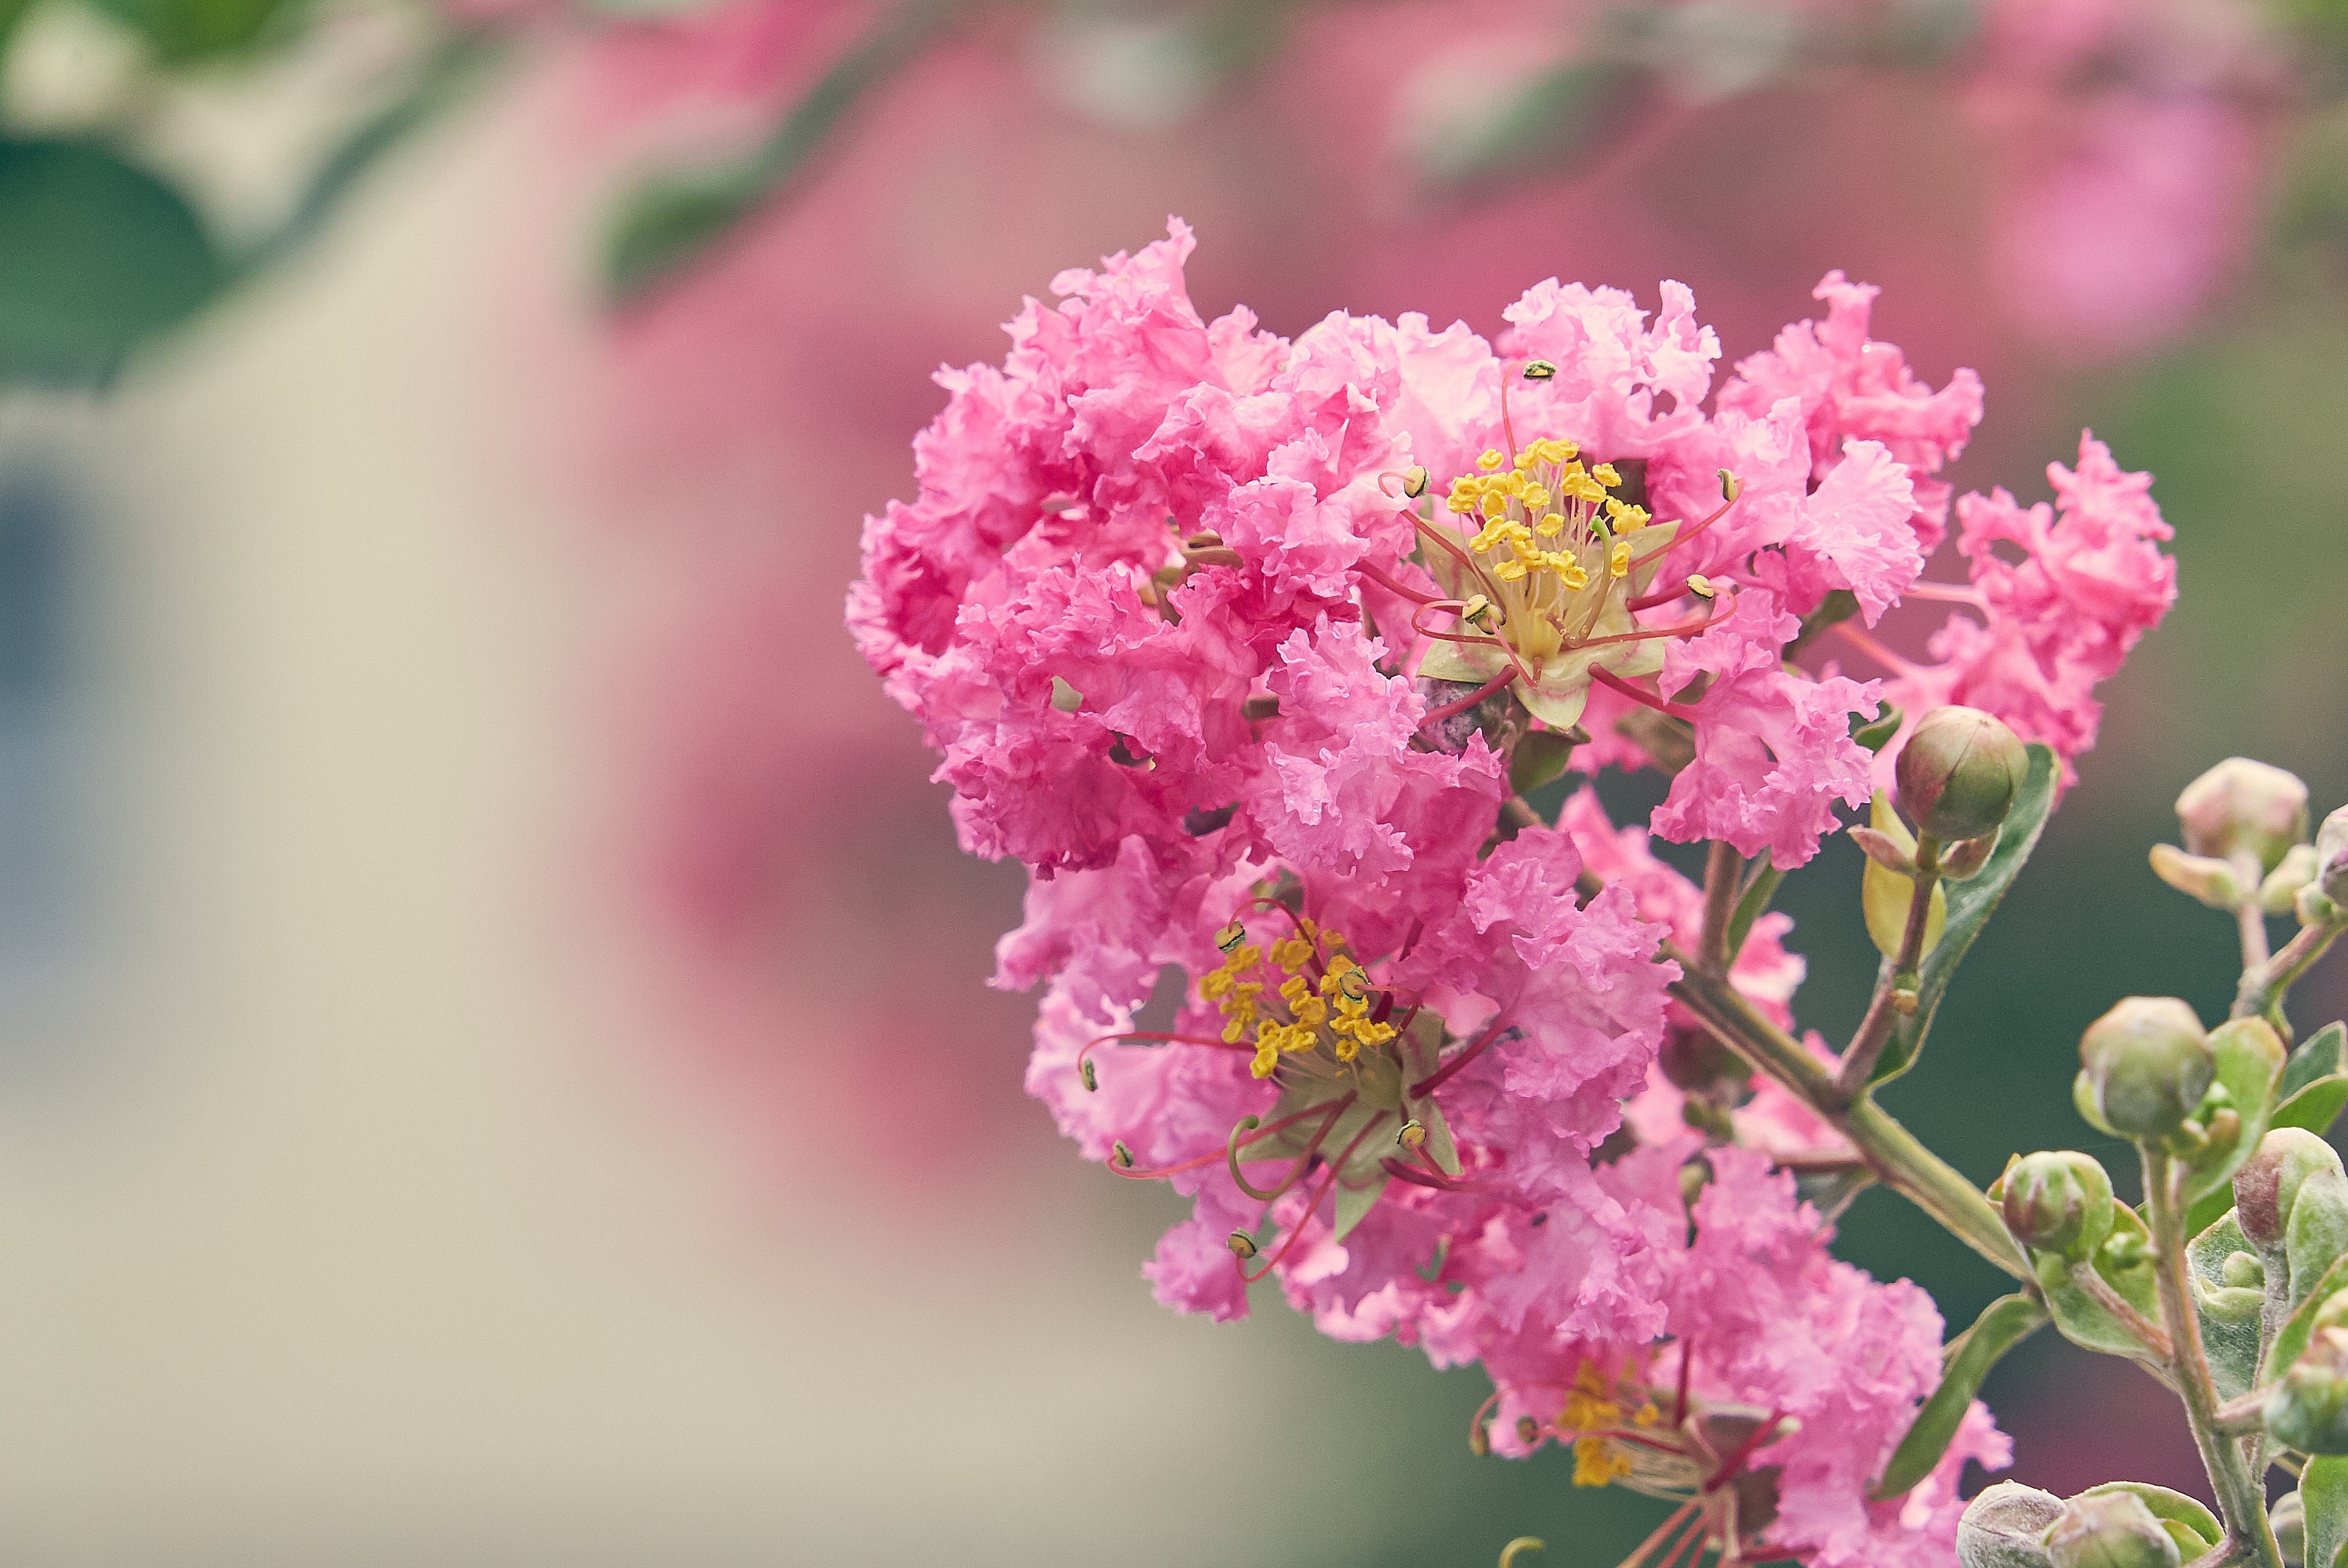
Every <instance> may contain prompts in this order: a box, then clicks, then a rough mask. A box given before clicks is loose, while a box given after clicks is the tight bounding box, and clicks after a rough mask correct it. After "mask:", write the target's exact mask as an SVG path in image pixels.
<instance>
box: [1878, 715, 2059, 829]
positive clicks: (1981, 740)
mask: <svg viewBox="0 0 2348 1568" xmlns="http://www.w3.org/2000/svg"><path fill="white" fill-rule="evenodd" d="M2029 774H2030V754H2029V753H2028V752H2027V751H2025V750H2024V749H2023V745H2022V741H2021V739H2020V738H2018V737H2016V736H2015V735H2014V733H2013V731H2012V730H2011V729H2008V728H2007V727H2005V726H2004V725H2003V724H2001V723H1999V722H1998V721H1997V720H1996V719H1995V718H1993V717H1991V716H1990V715H1988V714H1986V713H1983V712H1982V711H1981V709H1979V708H1977V707H1940V708H1934V709H1933V710H1932V711H1931V712H1930V713H1928V714H1926V715H1925V716H1924V717H1922V718H1921V719H1919V720H1918V721H1917V723H1916V730H1915V733H1914V734H1912V735H1910V737H1909V738H1908V744H1907V745H1906V746H1903V747H1901V748H1900V758H1899V760H1898V762H1896V763H1895V764H1894V765H1893V768H1892V777H1893V778H1894V779H1895V780H1896V781H1897V782H1898V784H1899V804H1900V810H1902V811H1904V812H1906V813H1907V816H1908V820H1910V821H1911V822H1913V823H1915V824H1916V826H1917V827H1918V828H1919V829H1920V830H1922V831H1924V832H1927V833H1930V834H1931V835H1932V836H1933V837H1934V838H1936V839H1940V840H1942V841H1953V840H1957V839H1977V838H1980V837H1982V835H1983V834H1986V833H1989V832H1992V831H1993V830H1995V829H1996V827H1997V825H1998V824H1999V823H2001V822H2003V821H2004V820H2005V816H2006V813H2007V812H2008V811H2010V810H2013V799H2014V797H2015V796H2016V795H2018V794H2020V793H2021V792H2022V784H2023V780H2024V779H2026V778H2028V777H2029Z"/></svg>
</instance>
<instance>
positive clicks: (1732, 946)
mask: <svg viewBox="0 0 2348 1568" xmlns="http://www.w3.org/2000/svg"><path fill="white" fill-rule="evenodd" d="M1785 876H1786V873H1785V872H1781V871H1779V870H1778V869H1777V868H1776V866H1773V865H1771V864H1770V863H1769V851H1767V850H1763V851H1761V858H1760V859H1759V860H1757V861H1754V862H1753V879H1752V880H1751V881H1750V882H1746V884H1745V895H1744V896H1743V897H1742V898H1739V899H1738V900H1737V901H1736V913H1734V914H1732V915H1731V916H1729V920H1728V956H1729V958H1730V959H1731V960H1734V959H1735V957H1736V955H1737V954H1740V953H1742V952H1744V951H1745V939H1746V937H1748V936H1750V935H1752V934H1753V923H1754V922H1755V921H1756V920H1758V919H1760V918H1761V916H1762V914H1763V913H1764V912H1766V910H1767V909H1768V907H1769V901H1770V899H1772V898H1774V897H1775V896H1776V892H1777V884H1778V883H1779V882H1782V881H1784V880H1785Z"/></svg>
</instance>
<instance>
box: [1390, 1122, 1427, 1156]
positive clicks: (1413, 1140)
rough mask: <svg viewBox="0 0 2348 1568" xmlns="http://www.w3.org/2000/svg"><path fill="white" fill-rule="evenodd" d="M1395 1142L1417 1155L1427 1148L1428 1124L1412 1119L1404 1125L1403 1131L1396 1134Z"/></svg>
mask: <svg viewBox="0 0 2348 1568" xmlns="http://www.w3.org/2000/svg"><path fill="white" fill-rule="evenodd" d="M1395 1142H1396V1143H1399V1144H1401V1145H1402V1146H1403V1147H1404V1148H1405V1149H1407V1150H1410V1151H1411V1152H1412V1153H1414V1154H1416V1153H1417V1152H1418V1151H1419V1150H1422V1149H1424V1148H1426V1123H1425V1122H1423V1121H1421V1120H1419V1119H1417V1118H1416V1117H1413V1118H1411V1119H1409V1120H1408V1121H1406V1122H1404V1123H1403V1124H1402V1130H1401V1131H1399V1132H1397V1133H1395Z"/></svg>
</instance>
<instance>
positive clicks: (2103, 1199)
mask: <svg viewBox="0 0 2348 1568" xmlns="http://www.w3.org/2000/svg"><path fill="white" fill-rule="evenodd" d="M2004 1188H2005V1195H2004V1198H2003V1202H2001V1204H2000V1209H2001V1212H2003V1214H2004V1216H2005V1228H2006V1229H2007V1230H2009V1231H2011V1232H2013V1239H2014V1240H2015V1241H2017V1242H2020V1243H2022V1244H2023V1245H2024V1246H2025V1247H2034V1248H2035V1249H2037V1250H2038V1251H2040V1252H2043V1253H2063V1254H2064V1255H2065V1256H2067V1257H2073V1258H2084V1257H2085V1256H2086V1255H2087V1254H2088V1253H2092V1252H2094V1251H2095V1250H2096V1247H2098V1246H2100V1245H2102V1244H2103V1240H2104V1238H2105V1237H2106V1236H2108V1235H2110V1234H2111V1233H2112V1179H2111V1178H2110V1177H2109V1176H2107V1175H2106V1174H2105V1173H2104V1168H2103V1167H2102V1166H2101V1165H2099V1164H2097V1163H2096V1161H2095V1159H2094V1157H2093V1156H2091V1155H2086V1154H2081V1153H2078V1152H2076V1151H2075V1150H2067V1149H2065V1150H2045V1151H2043V1152H2040V1153H2037V1154H2026V1155H2024V1156H2023V1158H2022V1159H2020V1160H2019V1161H2015V1162H2014V1165H2013V1169H2011V1170H2009V1171H2006V1173H2005V1178H2004Z"/></svg>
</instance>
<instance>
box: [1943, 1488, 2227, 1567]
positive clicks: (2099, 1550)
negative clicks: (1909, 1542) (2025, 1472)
mask: <svg viewBox="0 0 2348 1568" xmlns="http://www.w3.org/2000/svg"><path fill="white" fill-rule="evenodd" d="M2224 1539H2225V1531H2224V1530H2223V1528H2222V1527H2220V1526H2219V1522H2218V1519H2217V1516H2216V1515H2215V1514H2213V1513H2211V1512H2210V1511H2209V1510H2208V1509H2207V1508H2204V1507H2203V1506H2202V1505H2201V1504H2200V1503H2199V1502H2196V1501H2193V1499H2191V1498H2189V1497H2187V1496H2186V1495H2185V1494H2184V1493H2182V1492H2177V1491H2169V1490H2168V1488H2167V1487H2159V1486H2147V1485H2146V1484H2145V1483H2143V1482H2141V1481H2109V1482H2106V1484H2104V1485H2102V1486H2097V1487H2090V1488H2088V1489H2087V1490H2086V1491H2083V1492H2081V1493H2079V1494H2078V1495H2077V1496H2075V1497H2074V1498H2071V1499H2069V1500H2068V1501H2065V1500H2064V1499H2062V1498H2058V1497H2056V1496H2055V1495H2054V1494H2053V1493H2052V1492H2044V1491H2039V1490H2037V1489H2036V1488H2035V1487H2028V1486H2024V1485H2022V1484H2021V1483H2019V1482H2017V1481H2010V1480H2009V1481H2000V1482H1998V1483H1997V1484H1996V1485H1995V1486H1993V1487H1990V1488H1988V1489H1987V1490H1986V1491H1982V1494H1981V1495H1980V1496H1978V1497H1976V1498H1974V1499H1973V1501H1972V1503H1971V1505H1969V1506H1968V1507H1967V1508H1966V1510H1965V1512H1964V1517H1963V1518H1962V1520H1961V1521H1959V1522H1958V1525H1957V1559H1958V1561H1959V1562H1960V1563H1963V1564H1964V1568H2180V1565H2181V1564H2183V1563H2190V1562H2193V1561H2194V1560H2195V1559H2197V1558H2199V1557H2201V1556H2203V1555H2204V1554H2206V1553H2209V1552H2210V1551H2211V1550H2213V1549H2214V1548H2215V1547H2216V1546H2217V1545H2218V1543H2219V1542H2221V1541H2222V1540H2224Z"/></svg>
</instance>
